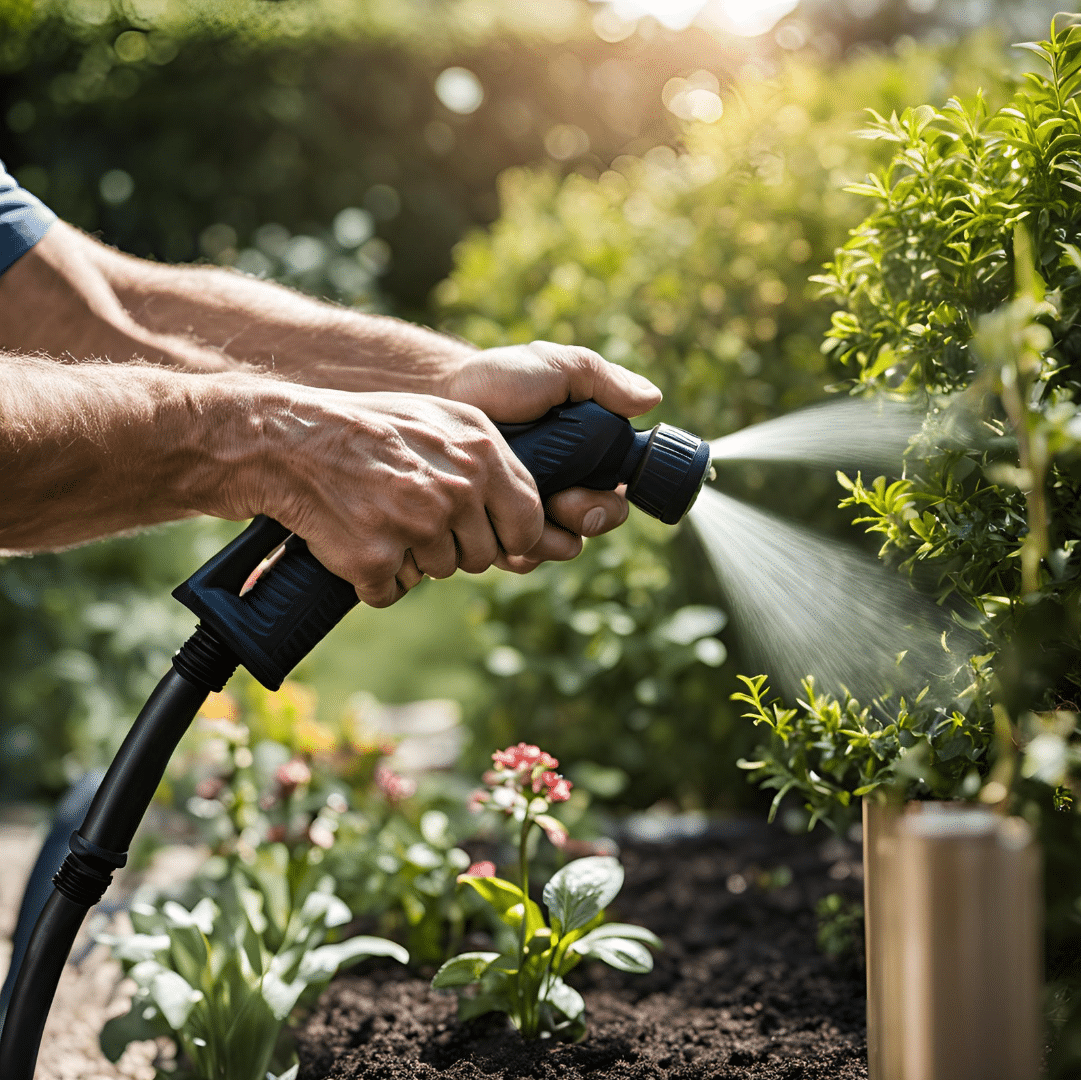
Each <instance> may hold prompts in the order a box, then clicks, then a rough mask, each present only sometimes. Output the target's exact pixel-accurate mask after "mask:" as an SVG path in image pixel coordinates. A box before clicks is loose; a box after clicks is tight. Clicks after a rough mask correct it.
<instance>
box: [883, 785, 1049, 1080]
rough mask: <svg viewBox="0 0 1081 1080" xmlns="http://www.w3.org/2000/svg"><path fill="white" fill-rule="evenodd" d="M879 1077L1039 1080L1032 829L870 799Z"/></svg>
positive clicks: (1037, 909) (989, 817)
mask: <svg viewBox="0 0 1081 1080" xmlns="http://www.w3.org/2000/svg"><path fill="white" fill-rule="evenodd" d="M864 858H865V877H864V897H865V911H866V926H867V1046H868V1066H869V1069H868V1071H869V1075H870V1077H871V1080H1036V1077H1037V1076H1038V1074H1039V1060H1040V1043H1041V1039H1040V1034H1041V1028H1040V1011H1039V1003H1040V984H1041V964H1040V954H1041V910H1042V907H1041V898H1040V884H1039V883H1040V859H1039V852H1038V847H1037V845H1036V843H1035V841H1034V839H1033V837H1032V835H1031V830H1030V829H1029V827H1028V825H1027V824H1026V823H1025V822H1024V821H1021V820H1020V819H1018V818H1003V817H1001V816H1000V815H997V814H994V813H992V812H991V811H989V810H986V809H983V808H981V807H975V806H971V805H968V804H964V803H913V804H910V805H909V806H908V807H907V808H906V809H905V812H904V813H899V812H898V811H897V810H891V809H890V808H889V807H887V806H874V805H872V806H868V805H867V804H866V803H865V804H864Z"/></svg>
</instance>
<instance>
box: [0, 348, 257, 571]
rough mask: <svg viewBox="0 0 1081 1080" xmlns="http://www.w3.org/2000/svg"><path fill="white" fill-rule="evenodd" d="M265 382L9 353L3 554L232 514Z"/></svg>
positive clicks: (4, 370)
mask: <svg viewBox="0 0 1081 1080" xmlns="http://www.w3.org/2000/svg"><path fill="white" fill-rule="evenodd" d="M266 382H270V380H263V379H254V378H252V377H250V376H245V375H232V374H224V375H219V376H214V377H212V378H209V379H208V378H207V377H206V376H200V375H189V374H182V373H175V372H163V371H161V370H158V369H156V368H154V367H150V366H141V365H112V364H92V363H79V364H60V363H56V362H55V361H50V360H44V359H35V358H26V357H16V356H12V355H10V354H4V353H0V475H2V476H3V477H4V488H5V491H4V498H3V499H2V500H0V549H2V550H3V551H4V552H7V553H14V552H30V551H41V550H49V549H57V548H63V547H68V546H71V545H73V544H79V543H83V542H85V541H88V540H93V539H96V538H99V537H103V536H109V535H115V534H117V533H122V532H127V531H131V530H134V529H138V528H141V527H145V526H147V525H153V524H157V523H159V522H164V521H173V520H177V519H179V518H184V517H190V516H193V515H194V514H197V513H200V512H218V513H219V514H221V516H231V515H230V513H229V510H230V505H229V503H230V494H231V492H230V488H231V483H232V477H233V475H234V474H236V473H238V472H239V471H240V469H241V467H242V463H243V459H244V457H245V456H248V455H251V454H255V453H258V450H259V446H258V439H243V438H235V437H234V438H232V441H231V442H230V436H231V434H233V433H235V432H236V430H237V427H238V423H243V422H244V421H243V417H244V416H245V413H246V411H247V410H245V409H244V407H243V406H244V402H245V400H246V399H254V398H255V397H256V396H257V395H258V393H259V389H260V386H261V384H263V383H266ZM231 447H232V449H231ZM236 516H237V517H241V516H244V515H243V511H242V510H238V511H237V515H236Z"/></svg>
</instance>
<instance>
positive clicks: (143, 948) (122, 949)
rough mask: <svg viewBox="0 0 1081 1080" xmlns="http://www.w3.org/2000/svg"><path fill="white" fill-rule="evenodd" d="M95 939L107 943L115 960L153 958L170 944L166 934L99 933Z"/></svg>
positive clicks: (136, 960)
mask: <svg viewBox="0 0 1081 1080" xmlns="http://www.w3.org/2000/svg"><path fill="white" fill-rule="evenodd" d="M97 941H98V942H100V943H101V944H102V945H108V946H109V947H110V949H111V950H112V954H113V956H114V957H116V959H117V960H128V961H130V962H132V963H138V962H139V961H140V960H155V959H157V958H158V954H159V953H163V952H166V951H167V950H168V948H169V945H170V940H169V935H168V934H128V935H117V934H99V935H98V937H97Z"/></svg>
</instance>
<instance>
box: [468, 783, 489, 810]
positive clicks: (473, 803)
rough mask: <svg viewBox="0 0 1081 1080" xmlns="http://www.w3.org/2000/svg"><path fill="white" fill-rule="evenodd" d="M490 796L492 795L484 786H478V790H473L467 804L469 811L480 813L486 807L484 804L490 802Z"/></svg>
mask: <svg viewBox="0 0 1081 1080" xmlns="http://www.w3.org/2000/svg"><path fill="white" fill-rule="evenodd" d="M489 798H490V796H489V794H488V792H487V791H485V790H484V788H477V790H476V791H474V792H472V794H470V796H469V802H468V804H467V805H468V807H469V812H470V813H471V814H479V813H480V812H481V810H482V809H484V805H485V804H486V803H487V802H488V799H489Z"/></svg>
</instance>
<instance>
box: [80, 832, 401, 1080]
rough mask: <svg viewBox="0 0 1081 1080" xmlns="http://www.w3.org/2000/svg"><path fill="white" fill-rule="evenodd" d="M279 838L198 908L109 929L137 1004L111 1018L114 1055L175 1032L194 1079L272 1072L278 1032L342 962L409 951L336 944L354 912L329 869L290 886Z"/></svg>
mask: <svg viewBox="0 0 1081 1080" xmlns="http://www.w3.org/2000/svg"><path fill="white" fill-rule="evenodd" d="M288 862H289V856H288V852H287V851H286V849H285V847H284V846H283V845H281V844H271V845H267V846H266V847H264V848H261V849H260V851H259V852H258V854H257V857H256V860H255V861H254V864H253V865H252V866H250V867H245V866H243V864H240V865H238V866H236V867H235V868H234V869H233V872H232V873H231V874H230V875H229V876H228V877H227V878H226V879H225V880H224V881H222V882H220V883H218V884H217V887H216V888H214V889H213V898H212V897H211V896H204V897H203V899H201V900H200V901H199V902H198V903H197V904H195V906H194V907H192V908H191V910H190V911H189V910H188V909H187V908H185V907H184V906H182V905H181V904H179V903H177V902H176V901H174V900H165V901H164V902H162V903H161V904H160V905H155V904H148V903H146V902H138V901H137V902H136V903H134V904H133V905H132V907H131V921H132V925H133V927H134V929H135V933H134V934H128V935H123V936H110V935H105V936H103V937H102V938H101V940H102V941H103V942H104V943H106V944H109V945H111V946H112V949H113V955H114V956H115V957H116V958H117V959H119V960H120V962H121V964H122V965H123V967H124V970H125V972H126V973H127V975H128V976H129V977H130V978H132V979H133V980H134V981H135V984H136V988H137V989H136V991H135V995H134V997H133V999H132V1003H131V1008H130V1009H129V1011H128V1012H127V1013H126V1014H124V1015H123V1016H119V1017H117V1018H115V1019H113V1020H110V1021H109V1022H108V1023H107V1024H106V1025H105V1027H104V1028H103V1029H102V1032H101V1037H100V1038H101V1047H102V1050H103V1051H104V1052H105V1054H106V1056H107V1057H108V1058H109V1059H110V1060H112V1061H116V1060H118V1059H119V1057H120V1055H121V1054H122V1053H123V1051H124V1048H125V1047H126V1046H127V1045H128V1043H129V1042H132V1041H134V1040H137V1039H154V1038H157V1037H159V1036H163V1035H164V1036H167V1037H168V1038H170V1039H172V1040H173V1041H174V1042H175V1043H176V1045H177V1047H178V1049H179V1050H180V1051H181V1052H182V1054H183V1058H184V1059H185V1061H184V1067H185V1068H187V1069H188V1070H189V1071H187V1073H185V1072H181V1073H179V1074H177V1076H178V1080H179V1077H184V1076H185V1075H186V1076H187V1077H190V1078H191V1080H264V1078H265V1077H266V1076H268V1075H269V1074H268V1069H270V1068H272V1067H275V1068H284V1067H286V1066H287V1065H288V1058H289V1057H290V1056H291V1054H292V1052H291V1048H290V1046H289V1045H288V1042H287V1041H286V1040H281V1039H280V1036H281V1033H282V1028H283V1025H284V1024H285V1022H286V1021H287V1020H288V1018H289V1016H290V1014H291V1013H292V1012H293V1010H294V1008H295V1007H296V1006H297V1004H298V1003H299V1002H300V1001H301V998H302V997H305V996H307V997H308V998H309V999H314V997H315V995H316V994H318V992H319V991H320V990H322V989H323V988H324V987H325V986H326V985H327V983H329V982H330V980H331V978H332V977H333V976H334V974H335V973H336V972H337V970H338V969H339V968H340V967H341V966H342V965H343V964H350V963H355V962H356V961H357V960H360V959H362V958H364V957H368V956H389V957H393V958H394V959H395V960H398V961H399V962H401V963H403V964H405V963H408V961H409V954H408V953H407V952H406V950H405V949H403V948H402V946H401V945H397V944H395V943H394V942H393V941H387V940H386V939H385V938H377V937H368V936H357V937H351V938H347V939H345V940H343V941H336V940H334V938H335V937H336V935H337V934H338V933H339V931H340V928H341V927H343V926H345V925H346V924H347V923H349V922H350V921H351V920H352V913H351V912H350V910H349V908H348V907H347V906H346V904H345V903H344V902H343V901H342V900H341V898H340V897H338V896H335V895H334V892H333V886H334V882H333V879H331V878H330V877H328V876H325V875H317V874H316V873H315V872H309V873H307V874H306V875H305V876H304V878H303V879H302V880H301V881H299V882H296V883H295V884H294V887H293V888H290V887H289V880H288Z"/></svg>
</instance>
